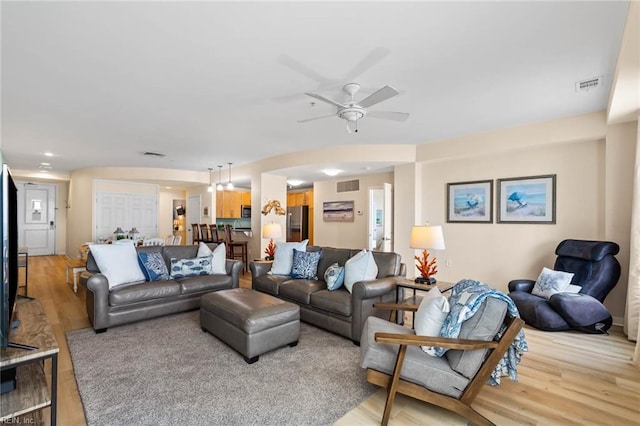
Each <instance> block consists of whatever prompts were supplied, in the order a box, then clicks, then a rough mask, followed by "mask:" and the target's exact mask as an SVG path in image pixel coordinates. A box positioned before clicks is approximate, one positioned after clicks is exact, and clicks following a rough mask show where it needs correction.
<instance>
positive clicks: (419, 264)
mask: <svg viewBox="0 0 640 426" xmlns="http://www.w3.org/2000/svg"><path fill="white" fill-rule="evenodd" d="M413 258H414V259H415V260H416V268H418V271H420V274H422V279H421V278H417V279H416V282H422V283H428V284H435V282H436V279H435V278H434V275H435V274H437V273H438V265H436V258H435V257H434V258H433V259H431V260H429V252H428V251H427V250H422V257H419V256H414V257H413Z"/></svg>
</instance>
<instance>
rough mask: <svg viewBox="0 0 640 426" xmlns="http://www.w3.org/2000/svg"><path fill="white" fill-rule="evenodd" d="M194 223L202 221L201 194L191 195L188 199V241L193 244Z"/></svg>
mask: <svg viewBox="0 0 640 426" xmlns="http://www.w3.org/2000/svg"><path fill="white" fill-rule="evenodd" d="M192 223H200V196H199V195H191V196H189V199H188V200H187V241H188V242H189V244H193V230H192V226H191V224H192Z"/></svg>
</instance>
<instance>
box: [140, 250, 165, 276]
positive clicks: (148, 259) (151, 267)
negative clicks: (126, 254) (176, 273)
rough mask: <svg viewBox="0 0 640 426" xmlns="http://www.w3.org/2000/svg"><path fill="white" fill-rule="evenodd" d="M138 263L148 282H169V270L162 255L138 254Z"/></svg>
mask: <svg viewBox="0 0 640 426" xmlns="http://www.w3.org/2000/svg"><path fill="white" fill-rule="evenodd" d="M138 262H139V263H140V268H141V269H142V272H143V273H144V276H145V277H146V279H147V281H158V280H168V279H169V270H168V269H167V264H166V263H164V258H163V257H162V253H160V252H159V251H153V252H150V253H145V252H138Z"/></svg>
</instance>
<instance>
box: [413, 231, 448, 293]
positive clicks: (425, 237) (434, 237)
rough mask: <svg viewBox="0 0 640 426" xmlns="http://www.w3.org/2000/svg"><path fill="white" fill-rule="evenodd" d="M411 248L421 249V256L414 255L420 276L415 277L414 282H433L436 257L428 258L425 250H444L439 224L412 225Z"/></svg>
mask: <svg viewBox="0 0 640 426" xmlns="http://www.w3.org/2000/svg"><path fill="white" fill-rule="evenodd" d="M410 246H411V248H414V249H422V257H419V256H414V259H415V260H416V261H417V262H416V268H418V270H419V271H420V273H421V274H422V276H420V277H418V278H416V279H415V282H416V283H422V284H425V283H426V284H435V283H436V279H435V277H434V275H435V274H437V273H438V266H437V265H436V258H435V257H434V258H433V259H431V260H429V252H428V251H427V250H429V249H431V250H444V248H445V247H444V236H443V235H442V227H441V226H429V224H427V225H424V226H414V227H413V228H412V229H411V243H410Z"/></svg>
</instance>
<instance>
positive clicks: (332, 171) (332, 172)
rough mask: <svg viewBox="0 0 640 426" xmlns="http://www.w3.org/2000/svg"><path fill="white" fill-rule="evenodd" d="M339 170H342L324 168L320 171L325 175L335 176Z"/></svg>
mask: <svg viewBox="0 0 640 426" xmlns="http://www.w3.org/2000/svg"><path fill="white" fill-rule="evenodd" d="M340 172H342V170H338V169H324V170H323V171H322V173H324V174H325V175H327V176H336V175H338V174H339V173H340Z"/></svg>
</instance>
